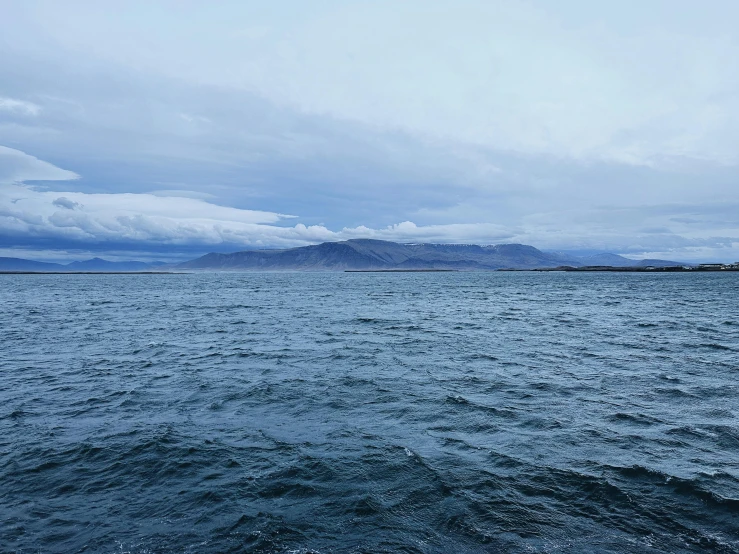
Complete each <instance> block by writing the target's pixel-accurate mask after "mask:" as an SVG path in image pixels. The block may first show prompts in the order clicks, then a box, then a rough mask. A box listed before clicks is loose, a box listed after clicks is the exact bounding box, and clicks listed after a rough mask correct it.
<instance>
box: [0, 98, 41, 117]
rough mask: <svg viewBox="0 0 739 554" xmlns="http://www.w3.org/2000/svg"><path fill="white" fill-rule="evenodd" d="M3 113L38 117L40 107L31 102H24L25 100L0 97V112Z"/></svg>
mask: <svg viewBox="0 0 739 554" xmlns="http://www.w3.org/2000/svg"><path fill="white" fill-rule="evenodd" d="M3 111H4V112H11V113H16V114H21V115H38V114H39V113H41V106H38V105H37V104H34V103H33V102H26V101H25V100H16V99H15V98H5V97H2V96H0V112H3Z"/></svg>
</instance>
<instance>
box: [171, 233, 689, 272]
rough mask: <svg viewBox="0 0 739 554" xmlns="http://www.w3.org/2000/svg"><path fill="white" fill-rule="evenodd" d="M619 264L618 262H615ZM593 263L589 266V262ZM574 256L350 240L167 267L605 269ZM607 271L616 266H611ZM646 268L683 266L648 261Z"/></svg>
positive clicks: (505, 247) (528, 249)
mask: <svg viewBox="0 0 739 554" xmlns="http://www.w3.org/2000/svg"><path fill="white" fill-rule="evenodd" d="M608 256H609V257H610V258H609V259H611V260H612V261H618V262H619V263H618V265H617V266H618V267H627V266H632V265H637V264H639V263H640V261H639V260H630V259H628V258H624V257H622V256H618V255H616V254H608ZM615 258H618V260H615ZM591 261H592V260H591ZM591 261H588V260H585V259H581V258H579V257H576V256H567V255H564V254H559V253H553V252H544V251H542V250H539V249H537V248H535V247H533V246H529V245H526V244H498V245H489V246H481V245H477V244H433V243H413V244H402V243H396V242H390V241H382V240H376V239H350V240H346V241H340V242H324V243H321V244H317V245H310V246H299V247H295V248H286V249H280V250H243V251H240V252H233V253H230V254H219V253H215V252H212V253H210V254H206V255H205V256H201V257H200V258H196V259H194V260H190V261H187V262H182V263H180V264H175V265H173V266H171V267H173V268H176V269H184V270H206V271H207V270H211V271H280V270H302V271H327V270H329V271H342V270H382V269H399V270H400V269H456V270H466V271H471V270H488V271H490V270H497V269H509V268H514V269H539V268H544V267H558V266H566V265H569V266H573V267H582V266H588V265H606V264H598V263H591ZM608 265H614V264H613V263H611V264H608ZM649 265H682V264H680V263H679V262H670V261H667V260H650V264H649Z"/></svg>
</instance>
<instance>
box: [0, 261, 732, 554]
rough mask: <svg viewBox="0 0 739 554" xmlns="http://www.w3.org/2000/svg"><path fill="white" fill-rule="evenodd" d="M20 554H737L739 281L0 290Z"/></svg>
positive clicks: (395, 277)
mask: <svg viewBox="0 0 739 554" xmlns="http://www.w3.org/2000/svg"><path fill="white" fill-rule="evenodd" d="M0 378H1V381H0V551H1V552H9V553H39V552H41V553H45V552H110V553H120V554H122V553H160V552H161V553H170V552H172V553H174V552H176V553H203V552H206V553H207V552H264V553H288V552H290V553H306V554H307V553H360V552H367V553H378V552H404V553H473V552H474V553H477V552H514V553H515V552H552V553H555V552H557V553H559V552H562V553H564V552H567V553H571V552H583V553H585V552H588V553H589V552H614V553H616V552H618V553H622V552H640V553H641V552H646V553H649V552H665V553H678V552H722V553H723V552H727V553H728V552H739V417H738V415H739V274H736V273H731V274H721V273H703V274H694V273H680V274H654V273H651V274H628V273H615V274H607V273H604V274H601V273H529V272H521V273H505V272H490V273H466V272H458V273H396V274H387V273H233V274H229V273H210V274H181V275H175V274H171V275H167V274H162V275H0Z"/></svg>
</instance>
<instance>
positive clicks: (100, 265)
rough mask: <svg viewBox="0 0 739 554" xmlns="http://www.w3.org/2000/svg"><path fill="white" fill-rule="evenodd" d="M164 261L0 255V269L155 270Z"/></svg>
mask: <svg viewBox="0 0 739 554" xmlns="http://www.w3.org/2000/svg"><path fill="white" fill-rule="evenodd" d="M165 265H167V264H165V263H164V262H151V263H146V262H111V261H108V260H103V259H102V258H92V259H91V260H84V261H81V262H71V263H68V264H55V263H50V262H36V261H33V260H24V259H23V258H2V257H0V271H39V272H53V273H65V272H69V271H94V272H98V271H102V272H115V271H132V272H135V271H155V270H156V269H158V268H160V267H162V266H165Z"/></svg>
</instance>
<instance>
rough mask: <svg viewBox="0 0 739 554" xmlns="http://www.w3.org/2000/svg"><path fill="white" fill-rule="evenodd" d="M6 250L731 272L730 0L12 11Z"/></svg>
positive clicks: (735, 43)
mask: <svg viewBox="0 0 739 554" xmlns="http://www.w3.org/2000/svg"><path fill="white" fill-rule="evenodd" d="M0 13H2V17H0V256H15V257H24V258H31V259H39V260H49V261H64V260H75V259H86V258H89V257H92V256H101V257H104V258H106V259H111V260H115V259H137V260H145V261H146V260H155V259H156V260H165V261H169V260H176V259H189V258H193V257H196V256H198V255H201V254H204V253H207V252H212V251H218V252H233V251H238V250H245V249H252V248H284V247H292V246H303V245H307V244H314V243H318V242H323V241H334V240H345V239H349V238H377V239H386V240H394V241H400V242H442V243H477V244H501V243H524V244H531V245H533V246H536V247H538V248H541V249H544V250H553V251H567V252H580V253H595V252H614V253H620V254H624V255H627V256H629V257H636V258H641V257H659V258H665V259H671V260H684V261H694V262H695V261H698V262H700V261H704V262H706V261H726V262H733V261H739V63H737V61H736V60H737V59H739V26H737V25H736V21H739V2H736V1H734V0H703V1H698V0H646V1H645V0H639V1H635V0H619V1H618V2H617V1H607V2H606V1H604V2H592V1H590V0H557V1H556V2H554V1H551V0H529V1H523V0H521V1H518V0H504V1H503V0H372V1H369V0H364V1H363V0H341V1H339V0H312V1H311V2H305V1H303V0H274V1H271V2H263V1H258V2H257V1H252V0H239V1H228V0H223V1H219V2H204V1H198V2H195V1H189V0H178V1H174V0H173V1H163V0H162V1H155V0H147V1H138V0H129V1H127V2H117V1H112V0H109V1H106V0H88V1H83V0H65V1H64V2H59V1H57V0H47V1H43V0H0Z"/></svg>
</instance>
